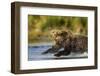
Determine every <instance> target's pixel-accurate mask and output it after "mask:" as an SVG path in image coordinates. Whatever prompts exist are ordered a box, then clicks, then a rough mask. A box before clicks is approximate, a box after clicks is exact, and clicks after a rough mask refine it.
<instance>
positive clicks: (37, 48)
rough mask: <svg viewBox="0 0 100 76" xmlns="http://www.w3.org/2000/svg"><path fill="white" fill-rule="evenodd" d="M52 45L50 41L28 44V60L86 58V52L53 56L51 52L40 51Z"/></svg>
mask: <svg viewBox="0 0 100 76" xmlns="http://www.w3.org/2000/svg"><path fill="white" fill-rule="evenodd" d="M51 47H52V43H41V44H31V45H28V60H29V61H33V60H55V59H79V58H88V56H87V53H84V54H76V53H71V54H70V55H68V56H61V57H55V56H54V55H53V54H45V55H43V54H42V52H44V51H46V50H47V49H49V48H51Z"/></svg>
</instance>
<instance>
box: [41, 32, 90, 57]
mask: <svg viewBox="0 0 100 76" xmlns="http://www.w3.org/2000/svg"><path fill="white" fill-rule="evenodd" d="M51 36H52V38H53V39H54V41H55V45H54V46H52V48H50V49H48V50H46V51H45V52H43V53H42V54H47V53H54V56H58V57H59V56H62V55H69V54H70V53H71V52H74V53H83V52H85V51H87V48H88V46H87V44H88V38H87V36H84V35H79V34H73V33H72V32H71V31H69V30H53V31H51ZM61 48H64V50H62V51H59V50H60V49H61Z"/></svg>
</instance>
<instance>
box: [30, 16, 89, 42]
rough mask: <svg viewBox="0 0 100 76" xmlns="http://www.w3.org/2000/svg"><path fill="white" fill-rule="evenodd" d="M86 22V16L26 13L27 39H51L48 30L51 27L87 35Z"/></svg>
mask: <svg viewBox="0 0 100 76" xmlns="http://www.w3.org/2000/svg"><path fill="white" fill-rule="evenodd" d="M87 24H88V18H87V17H72V16H42V15H28V41H29V43H34V42H41V41H42V42H43V41H46V42H47V41H51V38H50V31H51V30H53V29H60V30H62V29H64V30H66V29H69V30H71V31H72V32H74V33H79V34H83V35H87V31H88V30H87Z"/></svg>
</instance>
